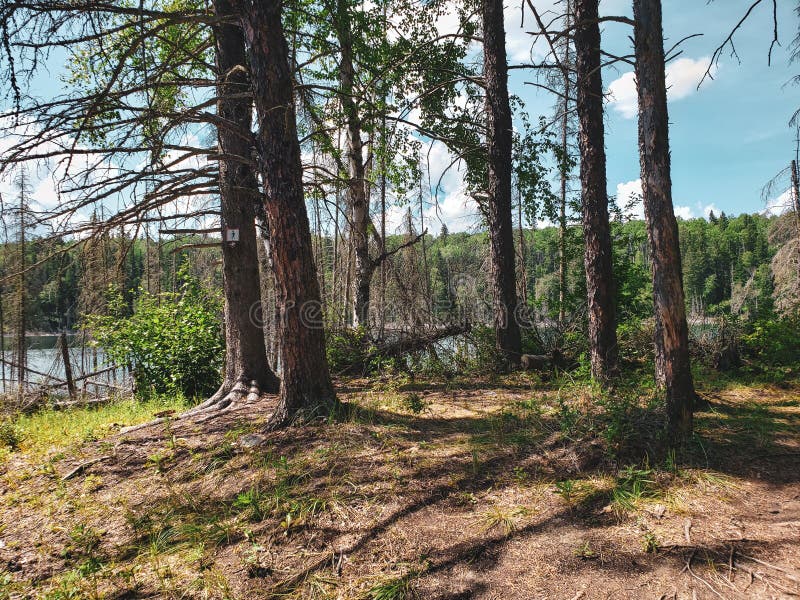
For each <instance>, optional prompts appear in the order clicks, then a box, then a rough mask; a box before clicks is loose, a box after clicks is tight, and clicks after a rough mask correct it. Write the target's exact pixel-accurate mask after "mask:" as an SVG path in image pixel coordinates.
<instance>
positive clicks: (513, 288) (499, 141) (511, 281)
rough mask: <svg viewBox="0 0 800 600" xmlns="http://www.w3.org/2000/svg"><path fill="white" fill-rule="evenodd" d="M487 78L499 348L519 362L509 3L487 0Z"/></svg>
mask: <svg viewBox="0 0 800 600" xmlns="http://www.w3.org/2000/svg"><path fill="white" fill-rule="evenodd" d="M482 18H483V79H484V82H485V86H486V147H487V158H488V164H487V166H488V169H487V174H488V178H487V183H488V186H487V194H488V198H487V200H486V217H487V221H488V225H489V248H490V254H491V262H492V275H491V280H492V299H493V300H492V301H493V313H494V326H495V339H496V345H497V349H498V350H499V351H500V353H501V354H502V355H503V357H504V359H505V360H506V361H507V362H508V363H510V364H518V363H519V360H520V356H521V354H522V341H521V335H520V329H519V323H518V322H517V284H516V267H515V264H514V256H515V253H514V227H513V222H512V217H511V168H512V167H511V165H512V121H511V106H510V103H509V97H508V62H507V60H506V46H505V44H506V35H505V25H504V22H503V21H504V19H503V3H502V2H501V1H500V0H483V3H482Z"/></svg>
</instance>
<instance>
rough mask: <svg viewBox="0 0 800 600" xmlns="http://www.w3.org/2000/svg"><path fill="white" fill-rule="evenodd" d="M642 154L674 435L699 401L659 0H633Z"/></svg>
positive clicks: (683, 434)
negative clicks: (685, 291)
mask: <svg viewBox="0 0 800 600" xmlns="http://www.w3.org/2000/svg"><path fill="white" fill-rule="evenodd" d="M633 12H634V20H635V26H634V46H635V52H636V80H637V83H638V98H639V156H640V160H641V168H642V194H643V197H644V212H645V220H646V222H647V235H648V239H649V241H650V257H651V262H652V275H653V304H654V308H655V321H656V334H655V344H656V363H657V364H656V372H657V373H661V374H663V385H664V390H665V392H666V401H667V421H668V423H667V428H668V432H669V434H670V440H682V439H686V438H687V437H688V436H689V435H691V433H692V411H693V407H694V402H695V398H696V395H695V391H694V383H693V381H692V371H691V365H690V361H689V331H688V325H687V323H686V306H685V299H684V294H683V278H682V273H681V255H680V245H679V242H678V222H677V221H676V219H675V213H674V211H673V208H672V179H671V173H670V154H669V119H668V113H667V88H666V83H665V69H664V62H665V61H664V41H663V32H662V24H661V1H660V0H634V2H633Z"/></svg>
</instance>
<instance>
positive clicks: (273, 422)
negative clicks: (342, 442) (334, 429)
mask: <svg viewBox="0 0 800 600" xmlns="http://www.w3.org/2000/svg"><path fill="white" fill-rule="evenodd" d="M340 407H341V404H340V403H339V401H338V400H336V399H335V398H334V399H333V400H328V401H326V402H319V403H317V404H315V405H313V406H310V407H303V408H301V409H294V410H291V409H289V408H287V406H286V405H285V403H284V402H283V401H281V402H280V403H279V404H278V407H277V408H276V409H275V412H274V413H273V414H272V416H271V417H270V419H269V421H267V424H266V426H265V427H264V428H263V431H264V432H265V433H268V432H270V431H277V430H279V429H284V428H286V427H291V426H292V425H305V424H308V423H312V422H314V421H324V420H327V419H330V418H331V417H332V416H334V415H336V414H337V413H338V411H339V409H340Z"/></svg>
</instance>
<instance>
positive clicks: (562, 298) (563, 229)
mask: <svg viewBox="0 0 800 600" xmlns="http://www.w3.org/2000/svg"><path fill="white" fill-rule="evenodd" d="M572 15H573V11H572V0H567V2H566V16H565V18H564V25H565V26H566V28H567V29H569V28H570V27H572V23H573V17H572ZM563 47H564V55H563V56H562V57H561V74H562V78H563V80H564V100H563V103H564V104H563V114H562V115H561V154H562V161H563V164H562V165H561V190H560V192H561V193H560V196H559V206H558V326H559V328H560V329H562V330H563V328H564V323H565V322H566V320H567V313H566V308H567V181H568V178H569V174H568V173H567V165H568V164H569V115H570V110H569V109H570V94H572V81H571V79H570V75H569V69H570V66H571V65H572V52H571V51H570V50H571V48H572V42H571V41H570V40H569V38H567V39H566V40H564V42H563Z"/></svg>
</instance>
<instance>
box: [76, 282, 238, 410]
mask: <svg viewBox="0 0 800 600" xmlns="http://www.w3.org/2000/svg"><path fill="white" fill-rule="evenodd" d="M179 276H180V278H181V279H182V285H181V291H180V292H178V293H169V292H167V293H162V294H160V295H151V294H147V293H144V292H142V294H141V295H140V296H139V298H138V299H137V301H136V303H135V305H134V310H133V313H132V314H131V315H128V316H126V314H125V312H126V311H125V305H124V301H123V299H122V296H121V295H120V294H119V293H117V292H115V291H113V290H112V291H111V293H110V301H109V307H110V309H111V310H110V313H111V314H108V315H93V316H91V317H89V318H88V319H87V324H86V327H87V329H89V331H91V333H92V335H93V336H94V338H95V339H96V340H97V342H98V343H99V345H100V346H102V347H103V349H104V350H105V352H106V353H107V354H108V356H109V358H110V359H111V360H112V361H113V362H116V363H117V364H127V365H131V366H132V367H133V373H134V377H135V379H136V385H137V387H138V388H139V390H140V391H142V392H145V393H151V392H155V393H179V394H184V395H185V396H187V397H190V398H193V397H198V396H205V395H208V394H210V393H212V392H213V391H214V390H215V389H216V388H217V387H218V386H219V382H220V373H221V369H222V362H223V357H224V343H223V339H222V330H221V326H220V319H219V315H220V302H219V300H218V299H217V298H210V297H209V296H207V295H206V294H204V293H203V292H202V291H201V290H200V286H199V285H198V282H197V280H196V279H194V278H193V277H192V276H191V275H189V273H188V272H187V271H186V270H185V269H182V270H181V271H180V272H179Z"/></svg>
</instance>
